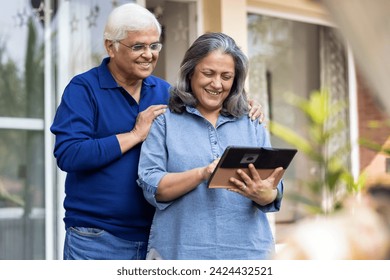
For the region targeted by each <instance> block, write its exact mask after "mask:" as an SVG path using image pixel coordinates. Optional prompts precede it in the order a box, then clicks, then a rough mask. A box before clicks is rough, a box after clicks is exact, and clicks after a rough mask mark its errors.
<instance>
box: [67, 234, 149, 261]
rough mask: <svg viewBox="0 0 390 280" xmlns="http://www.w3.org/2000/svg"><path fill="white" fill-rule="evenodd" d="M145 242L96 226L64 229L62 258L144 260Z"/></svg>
mask: <svg viewBox="0 0 390 280" xmlns="http://www.w3.org/2000/svg"><path fill="white" fill-rule="evenodd" d="M146 249H147V242H142V241H128V240H124V239H121V238H118V237H116V236H114V235H112V234H110V233H108V232H107V231H104V230H101V229H97V228H86V227H70V228H68V229H67V230H66V236H65V244H64V260H144V259H145V258H146Z"/></svg>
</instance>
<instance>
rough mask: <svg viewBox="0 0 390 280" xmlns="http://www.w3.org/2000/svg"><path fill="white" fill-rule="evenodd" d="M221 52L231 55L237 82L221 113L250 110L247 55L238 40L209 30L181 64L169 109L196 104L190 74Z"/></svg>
mask: <svg viewBox="0 0 390 280" xmlns="http://www.w3.org/2000/svg"><path fill="white" fill-rule="evenodd" d="M217 50H218V51H221V52H223V53H224V54H228V55H230V56H232V58H233V60H234V71H235V75H234V81H233V85H232V88H231V90H230V93H229V96H228V97H227V98H226V100H225V101H224V103H223V105H222V111H221V114H222V115H225V116H228V115H231V116H234V117H240V116H242V115H243V114H245V113H247V112H248V99H247V94H246V91H245V79H246V75H247V73H248V58H247V57H246V55H245V54H244V53H243V52H242V50H241V49H240V48H239V47H238V46H237V44H236V42H235V41H234V40H233V39H232V38H231V37H229V36H228V35H226V34H223V33H206V34H203V35H201V36H200V37H199V38H198V39H196V40H195V42H194V43H193V44H192V45H191V47H190V48H189V49H188V50H187V52H186V53H185V55H184V58H183V61H182V63H181V66H180V71H179V77H178V81H177V83H176V86H175V87H172V90H171V97H170V100H169V108H170V109H171V110H172V111H173V112H176V113H182V112H184V110H185V106H192V107H196V105H197V103H198V101H197V99H196V97H195V95H194V94H193V92H192V89H191V77H192V75H193V74H194V71H195V67H196V65H198V64H199V62H200V61H201V60H202V59H203V58H205V57H206V56H207V55H209V54H210V53H211V52H214V51H217Z"/></svg>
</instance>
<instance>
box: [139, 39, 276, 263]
mask: <svg viewBox="0 0 390 280" xmlns="http://www.w3.org/2000/svg"><path fill="white" fill-rule="evenodd" d="M247 71H248V61H247V58H246V56H245V55H244V54H243V52H242V51H241V50H240V49H239V48H238V47H237V45H236V43H235V42H234V40H233V39H232V38H230V37H229V36H227V35H225V34H222V33H208V34H204V35H202V36H200V37H199V38H198V39H197V40H196V41H195V42H194V43H193V45H192V46H191V47H190V48H189V49H188V51H187V52H186V54H185V56H184V59H183V61H182V64H181V68H180V73H179V81H178V83H177V86H176V87H174V88H173V89H172V92H171V97H170V101H169V110H167V112H165V113H164V114H162V115H160V116H159V117H157V118H156V119H155V121H154V123H153V124H152V127H151V129H150V132H149V135H148V138H147V139H146V141H145V142H144V143H143V145H142V149H141V156H140V164H139V180H138V183H139V185H140V187H141V188H142V189H143V192H144V195H145V198H146V199H147V200H148V201H149V203H151V204H152V205H154V206H155V207H156V212H155V215H154V219H153V223H152V228H151V233H150V237H149V245H148V257H149V258H162V259H267V258H270V256H271V255H272V253H273V251H274V240H273V236H272V232H271V229H270V225H269V223H268V220H267V217H266V213H267V212H273V211H278V210H279V208H280V204H281V195H282V193H283V186H282V183H279V184H278V185H277V188H276V189H275V188H274V187H273V182H274V181H275V180H276V178H277V177H278V175H279V174H280V172H281V171H282V169H281V168H278V169H275V170H274V172H273V173H272V174H271V175H270V176H269V177H268V178H260V176H259V175H258V173H257V171H256V169H255V168H254V166H252V165H250V166H249V169H250V171H251V174H250V176H249V175H246V174H245V173H243V172H241V174H240V175H241V179H242V180H237V179H234V178H231V181H232V183H234V184H235V185H236V186H237V188H235V189H231V190H232V191H229V190H228V189H209V188H207V180H208V179H209V177H210V174H211V173H212V171H213V170H214V168H215V166H216V163H217V161H218V158H219V157H220V156H221V154H222V153H223V151H224V150H225V148H226V147H227V146H229V145H241V146H257V147H269V146H270V141H269V137H268V134H267V131H266V130H265V128H264V126H263V125H262V124H260V123H259V122H258V121H253V120H251V119H250V118H248V117H247V113H248V101H247V96H246V92H245V90H244V83H245V79H246V74H247ZM263 179H264V180H263Z"/></svg>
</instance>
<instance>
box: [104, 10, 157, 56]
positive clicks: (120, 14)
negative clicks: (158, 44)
mask: <svg viewBox="0 0 390 280" xmlns="http://www.w3.org/2000/svg"><path fill="white" fill-rule="evenodd" d="M153 27H154V28H156V30H157V32H158V34H159V35H161V25H160V23H159V22H158V20H157V19H156V17H155V16H154V14H153V13H151V12H150V11H149V10H148V9H146V8H144V7H142V6H140V5H138V4H135V3H129V4H124V5H121V6H119V7H117V8H115V9H113V10H112V11H111V13H110V15H109V16H108V19H107V23H106V26H105V28H104V40H110V41H113V42H114V43H115V44H116V48H117V47H118V41H120V40H123V39H125V38H127V36H128V34H127V33H128V32H129V31H143V30H146V29H148V28H153Z"/></svg>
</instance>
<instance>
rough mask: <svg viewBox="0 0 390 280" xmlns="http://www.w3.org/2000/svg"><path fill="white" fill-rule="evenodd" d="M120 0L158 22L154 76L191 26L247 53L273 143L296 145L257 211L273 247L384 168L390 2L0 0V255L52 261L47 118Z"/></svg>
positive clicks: (58, 179)
mask: <svg viewBox="0 0 390 280" xmlns="http://www.w3.org/2000/svg"><path fill="white" fill-rule="evenodd" d="M128 2H137V3H139V4H141V5H143V6H145V7H147V8H148V9H150V10H151V11H152V12H153V13H154V14H155V15H156V17H157V18H158V19H159V21H160V23H161V24H162V26H163V37H162V42H163V44H164V48H163V49H162V52H161V54H160V59H159V62H158V67H157V69H156V70H155V73H154V74H155V75H157V76H160V77H162V78H164V79H166V80H167V81H169V82H170V83H174V81H175V79H176V73H177V70H178V67H179V64H180V61H181V58H182V56H183V55H184V52H185V50H186V49H187V48H188V47H189V45H190V44H191V43H192V42H193V41H194V39H195V38H196V37H197V36H199V35H200V34H203V33H204V32H208V31H220V32H225V33H227V34H229V35H231V36H232V37H233V38H234V39H235V40H236V41H237V43H238V44H239V45H240V46H241V47H242V49H243V50H244V51H245V53H246V54H247V55H248V57H249V59H250V73H249V77H248V84H247V85H248V91H249V94H250V97H251V98H252V99H255V100H256V101H257V102H258V103H260V104H262V106H263V109H264V112H265V114H266V122H267V125H268V127H269V128H270V131H271V135H272V144H273V146H275V147H293V146H294V147H297V148H298V150H299V152H298V155H297V156H296V158H295V159H294V161H293V162H292V164H291V165H290V167H289V168H288V170H287V172H286V175H285V178H284V182H285V199H284V201H283V204H282V210H281V211H280V212H279V213H277V214H272V215H269V219H270V221H271V223H272V225H273V230H274V234H275V238H276V242H277V244H278V248H282V247H283V246H284V245H285V244H286V242H287V241H286V236H287V235H288V234H289V233H291V232H292V231H293V230H294V229H295V226H296V225H298V224H299V223H300V222H301V221H304V220H305V219H307V218H311V217H313V216H314V217H318V216H331V215H333V213H336V212H338V211H343V210H345V209H349V208H348V207H347V206H346V205H347V203H346V201H349V199H350V197H353V199H354V200H358V199H359V197H362V196H364V194H365V193H366V192H367V189H368V185H369V184H371V183H372V182H374V181H375V179H376V178H378V177H381V176H386V175H388V174H389V172H390V171H389V170H390V160H389V146H390V143H389V135H390V123H389V111H390V104H389V102H390V101H389V100H390V99H389V98H388V96H389V91H390V90H389V87H390V85H389V83H387V77H388V76H389V73H390V70H389V67H390V42H389V40H390V34H389V33H390V17H389V16H388V14H387V13H388V11H390V1H386V0H375V1H367V0H354V1H336V0H322V1H320V0H318V1H315V0H289V1H283V0H138V1H125V0H15V1H2V3H1V5H2V8H1V9H0V15H1V16H0V23H1V24H0V73H1V75H0V259H17V260H23V259H27V260H31V259H61V258H62V246H63V238H64V224H63V221H62V219H63V214H64V213H63V208H62V201H63V196H64V174H63V173H62V172H61V171H60V170H58V169H57V167H56V164H55V161H54V157H53V154H52V151H53V136H52V135H51V133H50V131H49V127H50V125H51V122H52V119H53V116H54V112H55V108H56V107H57V104H58V103H59V100H60V98H61V95H62V92H63V89H64V87H65V86H66V84H67V83H68V81H69V80H70V78H71V77H72V76H74V75H75V74H78V73H80V72H83V71H85V70H87V69H89V68H91V67H93V66H96V65H99V64H100V61H101V59H102V58H103V57H105V55H106V54H105V51H104V48H103V28H104V24H105V20H106V18H107V15H108V14H109V12H110V11H111V10H112V9H113V8H114V7H116V6H118V5H120V4H123V3H128ZM370 182H371V183H370ZM385 182H386V181H385ZM380 185H387V183H380ZM385 193H386V192H385ZM357 231H358V230H357ZM355 233H356V231H355Z"/></svg>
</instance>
